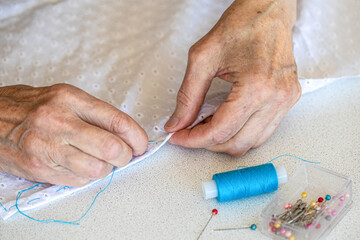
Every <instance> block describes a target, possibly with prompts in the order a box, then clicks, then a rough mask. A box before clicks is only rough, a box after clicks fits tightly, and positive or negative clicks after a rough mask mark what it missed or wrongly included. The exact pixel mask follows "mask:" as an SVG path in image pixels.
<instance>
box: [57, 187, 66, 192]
mask: <svg viewBox="0 0 360 240" xmlns="http://www.w3.org/2000/svg"><path fill="white" fill-rule="evenodd" d="M66 188H69V186H63V187H61V188H59V189H58V190H56V192H58V191H60V190H63V189H66Z"/></svg>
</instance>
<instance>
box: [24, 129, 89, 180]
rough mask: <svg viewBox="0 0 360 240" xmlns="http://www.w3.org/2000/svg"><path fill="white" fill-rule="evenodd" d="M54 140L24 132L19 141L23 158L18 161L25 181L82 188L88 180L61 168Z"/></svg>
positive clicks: (40, 134) (37, 133) (39, 134)
mask: <svg viewBox="0 0 360 240" xmlns="http://www.w3.org/2000/svg"><path fill="white" fill-rule="evenodd" d="M54 143H55V142H54V139H51V138H49V136H47V135H45V134H42V133H39V132H37V131H33V130H28V131H25V132H24V134H23V135H22V137H21V140H20V141H19V148H20V149H22V152H23V153H24V156H26V157H23V158H21V159H18V161H19V166H21V167H22V169H24V175H25V177H26V178H27V179H30V180H35V181H38V182H46V183H51V184H57V185H71V186H83V185H85V184H87V183H88V182H89V179H87V178H83V177H81V176H78V175H76V174H74V173H73V172H71V171H70V170H68V169H66V168H65V167H63V166H61V165H60V164H59V163H58V162H57V160H58V159H60V158H61V157H60V155H61V154H60V153H61V152H59V151H58V149H59V148H58V146H56V145H54Z"/></svg>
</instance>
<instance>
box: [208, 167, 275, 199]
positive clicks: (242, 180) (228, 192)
mask: <svg viewBox="0 0 360 240" xmlns="http://www.w3.org/2000/svg"><path fill="white" fill-rule="evenodd" d="M213 180H215V182H216V186H217V190H218V196H217V198H216V199H217V200H218V201H219V202H225V201H230V200H234V199H240V198H245V197H251V196H255V195H259V194H262V193H268V192H273V191H275V190H277V189H278V178H277V174H276V170H275V167H274V165H273V164H272V163H266V164H263V165H259V166H254V167H249V168H243V169H237V170H233V171H229V172H224V173H217V174H215V175H214V176H213Z"/></svg>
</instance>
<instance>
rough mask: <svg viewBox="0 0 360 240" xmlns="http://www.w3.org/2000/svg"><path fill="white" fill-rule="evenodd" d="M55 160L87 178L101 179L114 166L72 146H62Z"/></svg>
mask: <svg viewBox="0 0 360 240" xmlns="http://www.w3.org/2000/svg"><path fill="white" fill-rule="evenodd" d="M60 152H61V155H60V156H58V158H57V159H56V161H57V162H58V163H59V164H60V165H61V166H63V167H65V168H66V169H68V170H70V171H71V172H73V173H74V174H75V175H77V176H80V177H83V178H87V179H91V180H93V179H101V178H104V177H106V176H107V175H109V174H110V173H111V171H112V170H113V168H114V166H113V165H112V164H109V163H107V162H104V161H102V160H100V159H97V158H95V157H93V156H90V155H88V154H86V153H84V152H82V151H80V150H79V149H76V148H75V147H72V146H64V147H63V149H62V150H61V151H60Z"/></svg>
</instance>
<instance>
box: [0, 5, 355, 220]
mask: <svg viewBox="0 0 360 240" xmlns="http://www.w3.org/2000/svg"><path fill="white" fill-rule="evenodd" d="M231 2H232V1H230V0H225V1H215V0H197V1H192V0H182V1H175V0H148V1H141V0H132V1H126V0H121V1H120V0H119V1H111V0H101V1H100V0H77V1H71V0H63V1H61V0H12V1H6V0H0V86H6V85H14V84H27V85H32V86H44V85H52V84H55V83H60V82H66V83H69V84H73V85H75V86H78V87H80V88H82V89H83V90H85V91H87V92H89V93H90V94H92V95H94V96H96V97H98V98H100V99H102V100H104V101H107V102H109V103H110V104H113V105H114V106H116V107H118V108H119V109H120V110H122V111H124V112H126V113H128V114H129V115H130V116H132V117H133V118H134V119H135V120H136V121H138V122H139V123H140V124H141V126H142V127H143V128H144V129H145V130H146V132H147V133H148V135H149V138H150V139H152V140H153V141H152V142H150V143H149V149H148V152H147V153H146V154H145V155H143V156H141V157H138V158H135V159H134V160H133V161H132V162H131V164H134V163H136V162H138V161H141V160H142V159H144V158H146V157H147V156H150V155H151V154H153V153H154V152H155V151H156V150H157V149H159V147H161V146H162V145H163V144H164V143H165V142H166V141H167V139H168V138H169V136H168V135H167V134H166V132H165V131H164V130H163V125H164V124H165V122H166V121H167V119H168V118H169V116H170V114H171V113H172V111H173V109H174V106H175V103H176V93H177V90H178V89H179V86H180V84H181V81H182V78H183V75H184V71H185V68H186V62H187V51H188V49H189V47H190V46H191V45H192V44H193V43H195V42H196V41H197V40H198V39H199V38H200V37H201V36H203V35H204V34H205V33H206V32H207V31H209V30H210V28H211V27H212V26H213V25H214V23H215V22H216V21H217V20H218V18H219V17H220V15H221V14H222V12H223V11H224V10H225V9H226V8H227V7H228V6H229V5H230V4H231ZM359 11H360V3H359V1H356V0H346V1H338V0H329V1H326V3H324V2H323V1H322V0H302V1H299V8H298V12H299V16H298V19H299V20H298V22H297V24H296V26H295V28H294V51H295V57H296V60H297V64H298V73H299V78H300V79H301V85H302V88H303V93H306V92H310V91H312V90H315V89H317V88H320V87H322V86H324V85H325V84H327V83H329V82H331V81H334V80H335V79H337V78H340V77H344V76H356V75H359V72H360V70H359V66H360V45H358V43H359V42H360V35H359V34H358V33H357V31H358V29H360V25H359V24H360V21H358V17H357V15H358V12H359ZM229 87H230V86H229V84H227V83H225V82H223V81H221V80H220V79H215V80H214V82H213V86H212V88H211V90H210V92H209V95H208V97H207V100H206V104H204V107H203V108H202V111H201V113H200V114H199V117H198V119H197V122H199V121H201V120H202V119H203V118H205V117H207V116H209V115H211V114H212V113H213V112H214V111H215V110H216V108H217V106H218V105H219V104H220V103H221V102H222V101H223V100H224V99H225V97H226V93H227V92H228V90H229ZM120 170H121V169H120ZM34 184H35V183H34V182H30V181H27V180H24V179H21V178H17V177H14V176H10V175H7V174H0V203H2V204H3V205H4V207H5V208H6V209H7V211H5V210H4V209H3V208H1V207H0V216H1V217H2V218H3V219H8V218H9V217H10V216H12V215H13V214H14V213H16V212H17V210H16V208H15V207H12V206H13V205H14V202H15V198H16V195H17V192H18V191H19V190H22V189H26V188H28V187H30V186H32V185H34ZM90 185H91V184H90ZM88 186H89V185H88ZM59 189H61V190H59ZM80 189H81V188H80ZM78 190H79V188H72V187H71V188H61V187H59V186H51V185H49V184H42V185H40V186H39V187H37V188H35V189H33V190H31V191H29V192H25V193H24V194H23V196H24V198H21V199H20V200H19V208H20V209H22V210H26V209H32V208H35V207H38V206H40V205H43V204H45V203H48V202H49V201H53V200H55V199H59V198H62V197H64V196H66V195H69V194H71V193H73V192H75V191H78ZM29 201H30V202H29Z"/></svg>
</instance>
